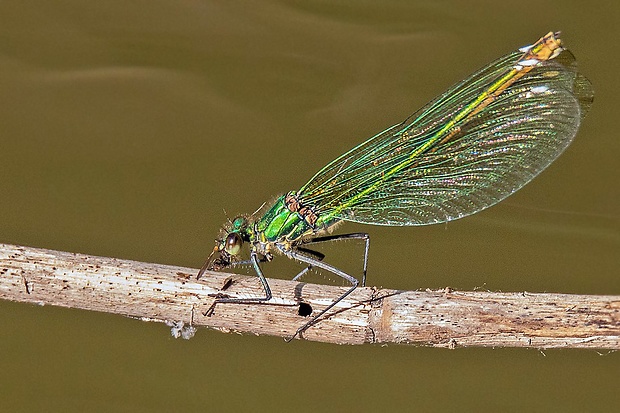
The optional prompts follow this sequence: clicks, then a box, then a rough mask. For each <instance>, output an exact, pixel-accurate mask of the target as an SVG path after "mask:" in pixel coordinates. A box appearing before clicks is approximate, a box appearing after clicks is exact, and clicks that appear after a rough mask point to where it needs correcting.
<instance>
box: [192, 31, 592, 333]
mask: <svg viewBox="0 0 620 413" xmlns="http://www.w3.org/2000/svg"><path fill="white" fill-rule="evenodd" d="M592 99H593V91H592V87H591V84H590V82H589V81H588V80H587V79H586V78H585V77H584V76H583V75H581V74H580V73H579V72H578V70H577V64H576V61H575V58H574V56H573V55H572V54H571V53H570V52H569V51H568V50H566V49H565V48H564V46H563V44H562V41H561V39H560V37H559V33H553V32H550V33H548V34H547V35H545V36H544V37H542V38H541V39H540V40H538V41H537V42H536V43H534V44H532V45H530V46H525V47H522V48H520V49H518V50H516V51H514V52H512V53H509V54H507V55H505V56H503V57H501V58H499V59H498V60H496V61H494V62H493V63H491V64H489V65H488V66H486V67H484V68H482V69H480V70H479V71H477V72H476V73H474V74H473V75H471V76H470V77H468V78H467V79H465V80H463V81H462V82H460V83H458V84H456V85H454V86H453V87H451V88H450V89H448V91H447V92H445V93H444V94H443V95H441V96H439V97H437V98H435V99H434V100H432V101H431V102H430V103H428V104H427V105H426V106H424V107H423V108H422V109H420V110H419V111H417V112H415V113H414V114H412V115H411V116H409V117H408V118H407V119H405V121H403V122H402V123H399V124H397V125H394V126H392V127H390V128H388V129H386V130H385V131H383V132H381V133H379V134H378V135H376V136H374V137H372V138H370V139H368V140H367V141H366V142H363V143H362V144H360V145H358V146H356V147H355V148H353V149H351V150H350V151H349V152H347V153H345V154H344V155H342V156H340V157H339V158H337V159H335V160H334V161H332V162H331V163H329V164H328V165H327V166H325V167H324V168H323V169H321V170H320V171H319V172H317V173H316V174H315V175H314V176H313V177H312V179H310V181H308V183H306V184H305V185H304V186H303V187H302V188H301V189H300V190H298V191H291V192H288V193H286V194H284V195H282V196H280V197H279V198H277V199H276V201H275V202H274V203H273V204H272V205H270V206H268V207H267V209H266V211H265V212H263V213H262V215H260V216H257V214H256V213H255V214H252V215H250V216H239V217H237V218H235V219H234V220H232V221H229V223H228V225H226V227H225V229H224V230H223V233H222V234H221V237H220V238H218V239H217V240H216V246H215V248H214V249H213V252H212V253H211V255H210V256H209V258H208V259H207V262H206V263H205V265H204V266H203V267H202V269H201V270H200V272H199V274H198V278H200V276H201V275H202V274H203V273H204V272H205V271H206V270H219V269H223V268H226V267H230V266H233V265H237V264H239V263H246V264H251V265H252V266H253V267H254V270H255V271H256V274H257V276H258V278H259V280H260V282H261V284H262V286H263V289H264V291H265V295H264V296H263V297H254V298H232V297H230V296H226V295H223V294H222V295H221V296H218V297H217V298H216V299H215V301H214V302H213V305H212V306H211V308H210V310H209V311H208V315H211V314H212V313H213V310H214V308H215V305H216V304H219V303H256V302H265V301H269V300H270V299H271V298H272V295H271V290H270V288H269V283H268V282H267V279H266V278H265V276H264V275H263V272H262V270H261V267H260V263H261V262H265V261H270V260H271V259H272V258H273V253H274V252H277V253H281V254H283V255H285V256H287V257H289V258H291V259H294V260H297V261H300V262H302V263H304V264H305V265H307V268H305V269H304V270H302V271H301V272H300V273H299V274H297V276H296V277H294V278H293V279H294V280H297V279H298V278H300V277H301V276H302V275H303V274H304V273H305V272H306V271H307V270H308V269H309V268H312V267H316V268H321V269H323V270H325V271H328V272H331V273H333V274H335V275H337V276H339V277H341V278H342V279H344V280H345V281H346V282H347V283H349V284H350V288H348V289H347V290H346V291H345V292H344V293H343V294H342V295H341V296H339V297H335V298H334V300H333V302H332V303H331V304H330V305H328V306H326V307H325V308H323V309H322V310H321V311H318V312H317V314H315V315H313V316H312V317H311V318H310V319H309V321H307V322H305V323H304V324H303V325H302V326H301V327H300V328H299V329H297V331H296V332H295V333H294V334H293V336H292V337H291V338H293V337H295V336H297V335H300V334H301V333H303V331H305V330H306V329H308V328H309V327H310V326H312V325H314V324H316V323H317V321H318V320H319V319H320V318H321V317H323V316H324V315H325V314H326V313H327V312H328V311H329V310H330V309H332V308H333V307H334V305H336V304H337V303H338V302H339V301H340V300H342V299H343V298H345V297H346V296H347V295H348V294H350V293H351V292H352V291H353V290H354V289H355V288H356V287H357V286H358V285H359V284H360V281H358V280H357V279H356V278H355V277H353V276H352V275H350V274H348V273H346V272H344V271H341V270H339V269H338V268H336V267H334V266H332V265H329V264H327V263H326V262H324V261H323V258H324V255H323V254H320V253H318V252H313V251H312V250H310V249H308V248H307V246H308V245H311V244H316V243H320V242H327V241H334V240H342V239H360V240H363V241H365V249H364V258H363V259H364V262H363V273H362V279H361V285H364V284H365V281H366V269H367V261H368V248H369V245H370V244H369V241H370V238H369V236H368V234H366V233H354V234H343V235H329V234H330V231H331V230H332V229H333V228H334V226H335V225H336V224H338V223H339V222H341V221H354V222H360V223H365V224H374V225H392V226H404V225H428V224H436V223H441V222H447V221H451V220H455V219H458V218H462V217H464V216H467V215H471V214H473V213H476V212H478V211H481V210H483V209H485V208H488V207H490V206H491V205H494V204H496V203H497V202H499V201H501V200H503V199H504V198H506V197H508V196H509V195H511V194H512V193H514V192H515V191H517V190H518V189H520V188H521V187H523V186H524V185H525V184H526V183H528V182H529V181H530V180H532V179H533V178H534V177H535V176H536V175H538V174H539V173H540V172H541V171H542V170H543V169H545V168H546V167H547V166H549V164H551V162H553V160H554V159H555V158H557V157H558V156H559V155H560V154H561V153H562V152H563V151H564V149H566V147H567V146H568V145H569V144H570V142H571V141H572V139H573V138H574V136H575V134H576V133H577V130H578V129H579V125H580V123H581V120H582V119H583V117H584V116H585V114H586V112H587V111H588V109H589V107H590V105H591V104H592ZM243 244H248V245H249V249H250V259H249V260H246V261H241V260H240V258H239V255H240V253H241V251H242V247H243Z"/></svg>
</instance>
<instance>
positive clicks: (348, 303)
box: [0, 244, 620, 349]
mask: <svg viewBox="0 0 620 413" xmlns="http://www.w3.org/2000/svg"><path fill="white" fill-rule="evenodd" d="M196 273H197V271H196V270H194V269H191V268H182V267H174V266H167V265H159V264H148V263H142V262H136V261H128V260H120V259H115V258H104V257H95V256H89V255H83V254H74V253H67V252H59V251H51V250H44V249H38V248H30V247H22V246H14V245H6V244H0V298H2V299H5V300H11V301H22V302H30V303H37V304H49V305H56V306H62V307H71V308H81V309H85V310H94V311H104V312H108V313H116V314H122V315H125V316H130V317H137V318H140V319H142V320H147V321H167V322H169V324H170V322H176V324H175V325H176V326H177V327H175V328H177V331H180V330H179V329H178V327H179V326H180V325H181V324H180V322H183V323H185V325H191V326H196V327H198V326H207V327H211V328H214V329H218V330H222V331H231V330H233V331H240V332H248V333H254V334H268V335H275V336H282V337H287V336H290V335H291V334H293V333H294V332H295V330H296V329H297V328H298V327H299V326H300V325H302V324H303V323H304V320H305V319H304V318H303V316H301V315H299V312H300V304H299V303H300V301H302V302H303V303H305V304H304V305H303V306H302V308H301V311H302V312H303V311H305V310H308V309H313V310H314V311H318V310H319V309H321V308H322V307H323V306H326V305H328V304H329V303H330V302H331V300H332V297H336V296H338V295H339V294H340V293H341V291H343V289H342V288H341V287H334V286H327V285H315V284H305V283H300V282H292V281H283V280H270V285H271V287H272V291H273V295H274V299H273V300H272V301H271V302H269V303H267V304H262V305H258V304H252V305H245V304H225V305H218V306H217V307H216V310H215V314H214V315H213V316H212V317H207V316H205V315H204V313H205V311H206V310H207V309H208V308H209V306H210V305H211V303H212V302H213V299H214V298H213V297H215V296H216V295H217V294H228V295H230V296H240V297H250V296H258V295H260V294H261V289H260V285H259V283H258V282H257V280H256V278H254V277H247V276H241V275H231V274H224V273H207V274H206V276H205V277H204V278H202V279H200V281H197V280H196V277H195V274H196ZM231 277H232V278H231ZM308 305H309V306H310V307H308ZM304 338H306V339H308V340H314V341H323V342H330V343H342V344H362V343H411V344H418V345H426V346H435V347H448V348H454V347H457V346H459V347H460V346H465V347H468V346H487V347H488V346H492V347H535V348H552V347H567V348H596V349H620V297H618V296H592V295H569V294H548V293H545V294H532V293H493V292H481V291H476V292H461V291H450V290H441V291H396V290H387V289H381V290H379V289H375V288H368V287H366V288H358V289H357V290H356V291H354V292H353V293H352V294H351V295H350V296H349V297H347V299H345V300H343V301H342V302H340V303H338V306H337V307H336V310H335V311H334V312H331V313H330V316H329V318H328V319H325V320H323V321H321V322H319V323H318V324H317V325H315V326H313V327H311V328H310V329H308V330H307V331H306V332H305V333H304Z"/></svg>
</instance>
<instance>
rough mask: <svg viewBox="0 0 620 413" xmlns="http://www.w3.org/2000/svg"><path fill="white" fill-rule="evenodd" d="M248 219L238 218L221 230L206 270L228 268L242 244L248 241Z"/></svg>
mask: <svg viewBox="0 0 620 413" xmlns="http://www.w3.org/2000/svg"><path fill="white" fill-rule="evenodd" d="M249 228H250V226H249V223H248V219H247V218H246V217H243V216H238V217H236V218H235V219H233V220H232V221H229V225H228V226H226V227H224V228H222V232H221V234H220V235H221V236H220V237H219V238H218V239H216V240H215V242H216V245H215V247H214V248H213V252H211V255H210V256H209V259H208V265H207V269H209V270H219V269H222V268H226V267H229V266H230V265H231V263H232V262H233V261H234V260H235V259H236V257H237V256H238V255H239V254H240V253H241V250H242V247H243V243H244V242H248V241H250V234H249Z"/></svg>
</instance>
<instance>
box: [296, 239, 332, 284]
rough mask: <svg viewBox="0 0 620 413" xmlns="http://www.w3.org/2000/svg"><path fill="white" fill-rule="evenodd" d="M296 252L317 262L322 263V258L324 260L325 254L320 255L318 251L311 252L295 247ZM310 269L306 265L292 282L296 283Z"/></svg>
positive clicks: (310, 267) (307, 249) (310, 266)
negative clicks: (311, 257)
mask: <svg viewBox="0 0 620 413" xmlns="http://www.w3.org/2000/svg"><path fill="white" fill-rule="evenodd" d="M297 251H301V252H303V253H306V254H309V255H313V256H314V257H315V258H316V259H317V260H319V261H323V258H325V254H322V253H320V252H318V251H314V250H311V249H310V248H304V247H297ZM311 269H312V265H308V266H307V267H306V268H304V269H303V270H301V271H299V273H298V274H297V275H296V276H294V277H293V279H292V281H297V280H298V279H300V278H301V277H303V276H304V275H306V273H307V272H308V271H310V270H311Z"/></svg>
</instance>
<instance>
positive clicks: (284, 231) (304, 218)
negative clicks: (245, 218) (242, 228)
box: [254, 192, 336, 242]
mask: <svg viewBox="0 0 620 413" xmlns="http://www.w3.org/2000/svg"><path fill="white" fill-rule="evenodd" d="M335 222H336V220H334V219H333V218H329V217H324V216H321V215H318V214H317V213H315V211H314V210H313V209H312V208H311V207H308V206H305V205H302V204H301V203H300V202H299V199H298V198H297V196H296V194H295V192H289V193H287V194H286V195H282V196H281V197H279V198H278V199H277V200H276V202H275V203H274V204H273V206H272V207H271V208H270V209H269V210H268V211H267V212H266V213H265V214H264V215H263V216H262V217H261V218H260V219H259V220H258V221H257V222H256V225H255V227H254V232H255V234H254V236H255V237H258V238H259V239H260V240H261V241H266V242H279V241H296V240H299V239H300V238H302V237H304V236H307V235H312V234H317V233H319V232H321V231H323V230H325V229H327V228H328V227H329V226H331V225H333V224H334V223H335Z"/></svg>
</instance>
